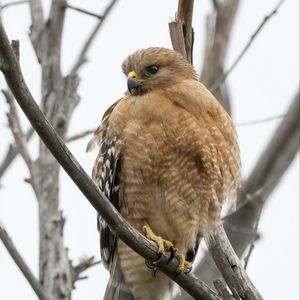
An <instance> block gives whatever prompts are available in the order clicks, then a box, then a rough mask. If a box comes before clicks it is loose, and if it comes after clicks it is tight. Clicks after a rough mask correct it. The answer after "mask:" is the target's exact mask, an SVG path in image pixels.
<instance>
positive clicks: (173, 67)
mask: <svg viewBox="0 0 300 300" xmlns="http://www.w3.org/2000/svg"><path fill="white" fill-rule="evenodd" d="M122 70H123V72H124V74H125V75H126V76H127V86H128V91H129V92H130V93H131V94H132V95H143V94H145V93H148V92H150V91H152V90H157V89H165V88H167V87H168V86H170V85H174V84H176V83H177V82H180V81H181V80H184V79H196V73H195V71H194V69H193V67H192V65H191V64H189V63H188V61H187V60H186V59H185V58H184V57H183V56H182V55H181V54H180V53H178V52H176V51H174V50H171V49H167V48H158V47H155V48H147V49H142V50H138V51H136V52H134V53H133V54H131V55H129V56H128V57H127V58H126V59H125V60H124V62H123V64H122Z"/></svg>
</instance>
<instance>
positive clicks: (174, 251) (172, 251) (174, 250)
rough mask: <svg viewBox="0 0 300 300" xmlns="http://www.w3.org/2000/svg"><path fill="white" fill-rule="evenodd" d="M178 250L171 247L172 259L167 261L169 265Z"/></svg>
mask: <svg viewBox="0 0 300 300" xmlns="http://www.w3.org/2000/svg"><path fill="white" fill-rule="evenodd" d="M176 252H177V248H174V247H171V248H170V257H169V259H168V261H167V264H169V263H170V262H171V261H172V260H173V259H174V258H175V256H176Z"/></svg>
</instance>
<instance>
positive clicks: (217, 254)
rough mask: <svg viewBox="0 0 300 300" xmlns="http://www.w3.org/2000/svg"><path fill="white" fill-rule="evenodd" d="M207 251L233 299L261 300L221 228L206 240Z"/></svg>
mask: <svg viewBox="0 0 300 300" xmlns="http://www.w3.org/2000/svg"><path fill="white" fill-rule="evenodd" d="M207 245H208V249H209V252H210V254H211V255H212V257H213V259H214V262H215V263H216V265H217V267H218V269H219V271H220V272H221V274H222V275H223V278H224V279H225V281H226V283H227V284H228V286H229V288H230V290H231V291H232V293H233V296H234V297H235V299H237V300H240V299H249V300H251V299H253V300H254V299H257V300H262V299H263V298H262V296H261V295H260V294H259V292H258V291H257V289H256V288H255V286H254V285H253V283H252V282H251V280H250V278H249V277H248V275H247V273H246V271H245V270H244V268H243V266H242V264H241V262H240V260H239V258H238V257H237V255H236V254H235V252H234V250H233V249H232V246H231V244H230V242H229V240H228V238H227V235H226V233H225V231H224V228H223V226H221V227H220V228H218V230H217V232H216V233H215V234H213V235H211V236H209V238H208V242H207Z"/></svg>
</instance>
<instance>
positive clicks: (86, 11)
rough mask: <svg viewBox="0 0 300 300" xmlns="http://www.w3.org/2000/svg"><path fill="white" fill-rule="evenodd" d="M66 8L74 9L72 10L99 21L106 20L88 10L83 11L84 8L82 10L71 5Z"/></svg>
mask: <svg viewBox="0 0 300 300" xmlns="http://www.w3.org/2000/svg"><path fill="white" fill-rule="evenodd" d="M66 8H70V9H72V10H75V11H78V12H81V13H84V14H86V15H88V16H92V17H95V18H97V19H99V20H102V19H104V16H100V15H97V14H95V13H93V12H91V11H88V10H86V9H82V8H80V7H76V6H73V5H71V4H69V3H67V4H66Z"/></svg>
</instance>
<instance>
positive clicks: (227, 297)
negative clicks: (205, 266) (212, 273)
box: [214, 279, 234, 300]
mask: <svg viewBox="0 0 300 300" xmlns="http://www.w3.org/2000/svg"><path fill="white" fill-rule="evenodd" d="M214 286H215V288H216V290H217V291H218V293H219V295H221V296H222V298H223V300H234V297H233V296H232V295H231V294H230V293H229V291H228V289H227V288H226V286H225V285H224V284H223V282H222V281H221V280H219V279H217V280H215V281H214Z"/></svg>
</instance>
